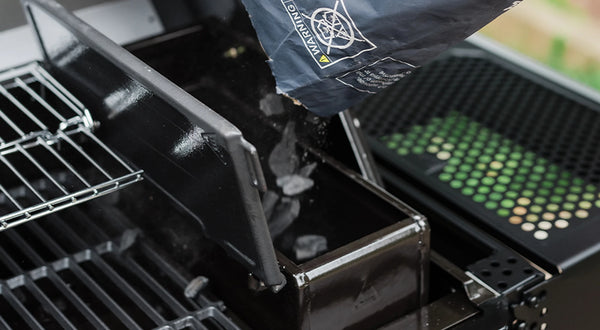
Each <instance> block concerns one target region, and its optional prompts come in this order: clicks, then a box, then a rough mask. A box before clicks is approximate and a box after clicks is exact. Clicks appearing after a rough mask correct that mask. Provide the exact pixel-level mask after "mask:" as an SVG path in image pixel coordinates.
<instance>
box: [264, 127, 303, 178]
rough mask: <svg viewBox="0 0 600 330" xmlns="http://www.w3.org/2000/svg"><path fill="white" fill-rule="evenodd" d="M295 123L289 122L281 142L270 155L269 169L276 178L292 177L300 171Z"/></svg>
mask: <svg viewBox="0 0 600 330" xmlns="http://www.w3.org/2000/svg"><path fill="white" fill-rule="evenodd" d="M294 128H295V125H294V122H289V123H288V124H287V125H286V126H285V129H284V130H283V137H282V139H281V141H280V142H279V143H278V144H277V145H276V146H275V148H273V151H272V152H271V154H270V155H269V167H270V168H271V171H272V172H273V174H275V176H277V177H282V176H285V175H291V174H293V173H295V172H296V171H297V170H298V166H299V165H298V164H299V162H300V159H299V158H298V155H297V154H296V141H297V139H296V133H295V132H294Z"/></svg>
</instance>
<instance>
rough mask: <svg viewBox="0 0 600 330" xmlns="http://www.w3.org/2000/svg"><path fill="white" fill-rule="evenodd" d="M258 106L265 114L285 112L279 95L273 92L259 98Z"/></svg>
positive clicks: (271, 114)
mask: <svg viewBox="0 0 600 330" xmlns="http://www.w3.org/2000/svg"><path fill="white" fill-rule="evenodd" d="M258 107H259V109H260V110H261V111H262V112H263V113H264V114H265V115H267V116H273V115H280V114H282V113H284V112H285V109H284V108H283V102H281V96H280V95H277V94H275V93H269V94H267V95H265V96H264V97H263V98H262V99H260V101H259V103H258Z"/></svg>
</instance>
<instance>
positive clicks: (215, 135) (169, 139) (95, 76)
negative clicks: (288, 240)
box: [22, 0, 285, 288]
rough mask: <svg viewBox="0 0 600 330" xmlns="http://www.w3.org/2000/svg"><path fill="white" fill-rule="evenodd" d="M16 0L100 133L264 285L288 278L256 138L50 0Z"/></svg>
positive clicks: (49, 59)
mask: <svg viewBox="0 0 600 330" xmlns="http://www.w3.org/2000/svg"><path fill="white" fill-rule="evenodd" d="M22 2H23V4H24V7H25V10H26V12H27V14H28V19H29V20H30V22H31V24H32V25H33V26H34V28H35V30H36V34H37V37H38V40H39V43H40V46H41V48H42V51H43V54H44V57H45V62H46V64H47V66H48V70H49V71H51V72H52V73H53V75H54V76H56V77H57V79H58V80H60V81H61V83H63V84H64V85H65V86H66V87H67V88H68V89H70V90H71V92H72V93H73V94H75V95H76V96H77V98H78V99H80V100H81V101H82V102H83V103H85V104H86V105H87V107H88V108H89V109H90V112H91V113H92V115H93V116H94V118H96V119H98V120H100V122H101V124H102V125H101V127H100V128H99V129H98V131H97V134H98V135H99V136H100V137H101V138H102V140H103V141H105V143H106V144H107V145H109V146H110V147H111V148H112V149H113V150H116V151H117V152H119V153H121V154H123V155H125V156H126V157H127V158H128V160H130V161H131V162H132V163H134V164H136V165H137V166H139V167H140V168H143V169H144V171H145V174H146V175H147V177H148V179H149V180H151V181H153V182H154V183H156V184H157V186H159V187H160V188H161V189H163V190H164V191H166V192H167V193H168V194H169V195H170V196H171V197H172V198H173V199H174V200H176V201H177V202H178V203H180V204H181V205H182V206H183V207H184V208H185V209H187V210H188V211H189V212H190V214H192V215H194V216H195V217H196V218H197V219H198V221H199V222H200V223H202V225H203V227H204V229H205V233H206V235H207V236H209V237H211V238H212V239H214V240H215V241H216V242H217V243H219V244H220V245H221V246H222V247H223V248H224V249H225V250H226V251H227V252H228V253H229V254H230V255H231V256H233V257H234V258H236V259H237V260H238V261H239V262H240V263H241V264H243V265H244V266H245V267H246V268H247V269H248V270H249V271H250V272H252V273H253V274H254V275H255V276H257V277H258V278H259V279H260V280H261V281H263V282H264V283H265V284H266V285H267V286H271V287H274V288H279V287H281V286H282V285H283V284H284V283H285V279H284V277H283V275H282V274H281V273H280V271H279V267H278V264H277V261H276V259H275V253H274V249H273V245H272V242H271V238H270V235H269V232H268V229H267V226H266V221H265V217H264V212H263V209H262V205H261V203H260V198H259V190H260V189H263V188H264V186H265V184H264V178H263V174H262V170H261V167H260V165H259V160H258V155H257V152H256V149H255V148H254V146H252V145H251V144H250V143H248V142H247V141H246V140H245V139H244V138H243V136H242V134H241V132H240V131H239V130H238V129H237V128H236V127H235V126H233V125H232V124H231V123H229V122H228V121H227V120H225V119H224V118H222V117H221V116H220V115H218V114H217V113H215V112H214V111H212V110H211V109H209V108H208V107H207V106H205V105H204V104H202V103H200V102H199V101H198V100H196V99H195V98H194V97H192V96H190V95H189V94H187V93H186V92H185V91H183V90H182V89H180V88H179V87H177V86H176V85H175V84H173V83H171V82H170V81H169V80H167V79H166V78H164V77H163V76H162V75H160V74H158V73H156V72H154V70H152V69H151V68H150V67H148V66H147V65H145V64H144V63H143V62H141V61H140V60H138V59H137V58H135V57H134V56H133V55H131V54H130V53H129V52H127V51H125V50H124V49H122V48H121V47H119V46H118V45H116V44H115V43H113V42H112V41H110V40H109V39H107V38H106V37H104V36H103V35H101V34H100V33H99V32H97V31H95V30H94V29H92V28H91V27H90V26H88V25H87V24H85V23H84V22H82V21H81V20H79V19H78V18H76V17H74V16H73V15H71V14H70V13H69V12H67V11H66V10H65V9H64V8H62V7H61V6H60V5H58V4H57V3H56V2H54V1H46V0H23V1H22ZM168 225H169V224H168V223H166V224H165V226H168Z"/></svg>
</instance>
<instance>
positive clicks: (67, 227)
mask: <svg viewBox="0 0 600 330" xmlns="http://www.w3.org/2000/svg"><path fill="white" fill-rule="evenodd" d="M90 209H92V210H94V209H95V210H98V211H96V212H97V213H94V212H95V211H91V212H90V211H88V210H85V211H84V210H82V209H80V208H77V207H76V208H71V209H69V210H67V211H65V212H62V213H61V216H60V217H58V216H57V215H50V216H49V217H50V218H51V219H44V220H43V221H39V222H38V221H36V222H30V223H27V224H25V225H23V226H19V227H17V228H15V229H13V230H8V231H5V232H3V233H1V234H0V278H1V279H2V280H0V310H2V313H1V315H0V327H1V328H3V329H24V328H31V329H48V328H51V329H54V328H64V329H116V328H127V329H152V328H158V329H164V330H166V329H186V328H191V329H238V327H237V326H236V325H234V324H233V323H232V321H231V320H230V319H229V318H227V317H225V315H224V314H223V312H222V310H223V308H224V307H223V305H222V303H220V302H213V301H211V300H209V299H208V298H207V297H206V296H205V295H204V294H202V293H200V294H199V295H197V296H196V297H195V298H193V299H191V298H188V297H186V296H185V294H184V292H185V288H186V285H187V284H188V282H189V279H186V278H185V277H184V276H183V275H182V274H181V273H179V272H177V271H176V270H175V268H174V267H173V265H171V264H169V263H168V262H167V261H166V260H165V259H164V258H163V257H162V256H161V255H160V254H159V253H157V251H155V250H154V249H153V248H152V247H151V246H150V245H149V244H148V243H146V241H145V240H144V239H143V238H142V237H141V236H140V235H138V231H137V229H135V228H133V227H132V226H131V225H130V224H129V222H128V219H127V218H126V217H125V215H123V214H122V213H121V212H120V211H119V210H118V209H116V208H115V207H113V206H111V205H106V204H102V205H100V204H98V205H96V203H95V202H92V205H91V208H90ZM117 233H121V234H117ZM111 237H112V238H111ZM115 237H116V238H115Z"/></svg>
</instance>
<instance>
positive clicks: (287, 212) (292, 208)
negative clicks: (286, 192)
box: [269, 197, 300, 239]
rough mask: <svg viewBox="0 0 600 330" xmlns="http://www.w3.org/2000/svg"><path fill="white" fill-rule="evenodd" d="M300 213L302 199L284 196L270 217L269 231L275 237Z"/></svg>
mask: <svg viewBox="0 0 600 330" xmlns="http://www.w3.org/2000/svg"><path fill="white" fill-rule="evenodd" d="M298 215H300V201H299V200H298V199H296V198H289V197H283V198H282V199H281V201H280V203H279V204H277V206H276V207H275V210H274V211H273V214H272V215H271V217H270V219H269V232H270V233H271V237H272V238H273V239H275V238H276V237H277V236H279V235H280V234H281V233H282V232H283V231H284V230H286V228H288V227H289V226H290V225H291V224H292V223H293V222H294V220H296V218H297V217H298Z"/></svg>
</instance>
